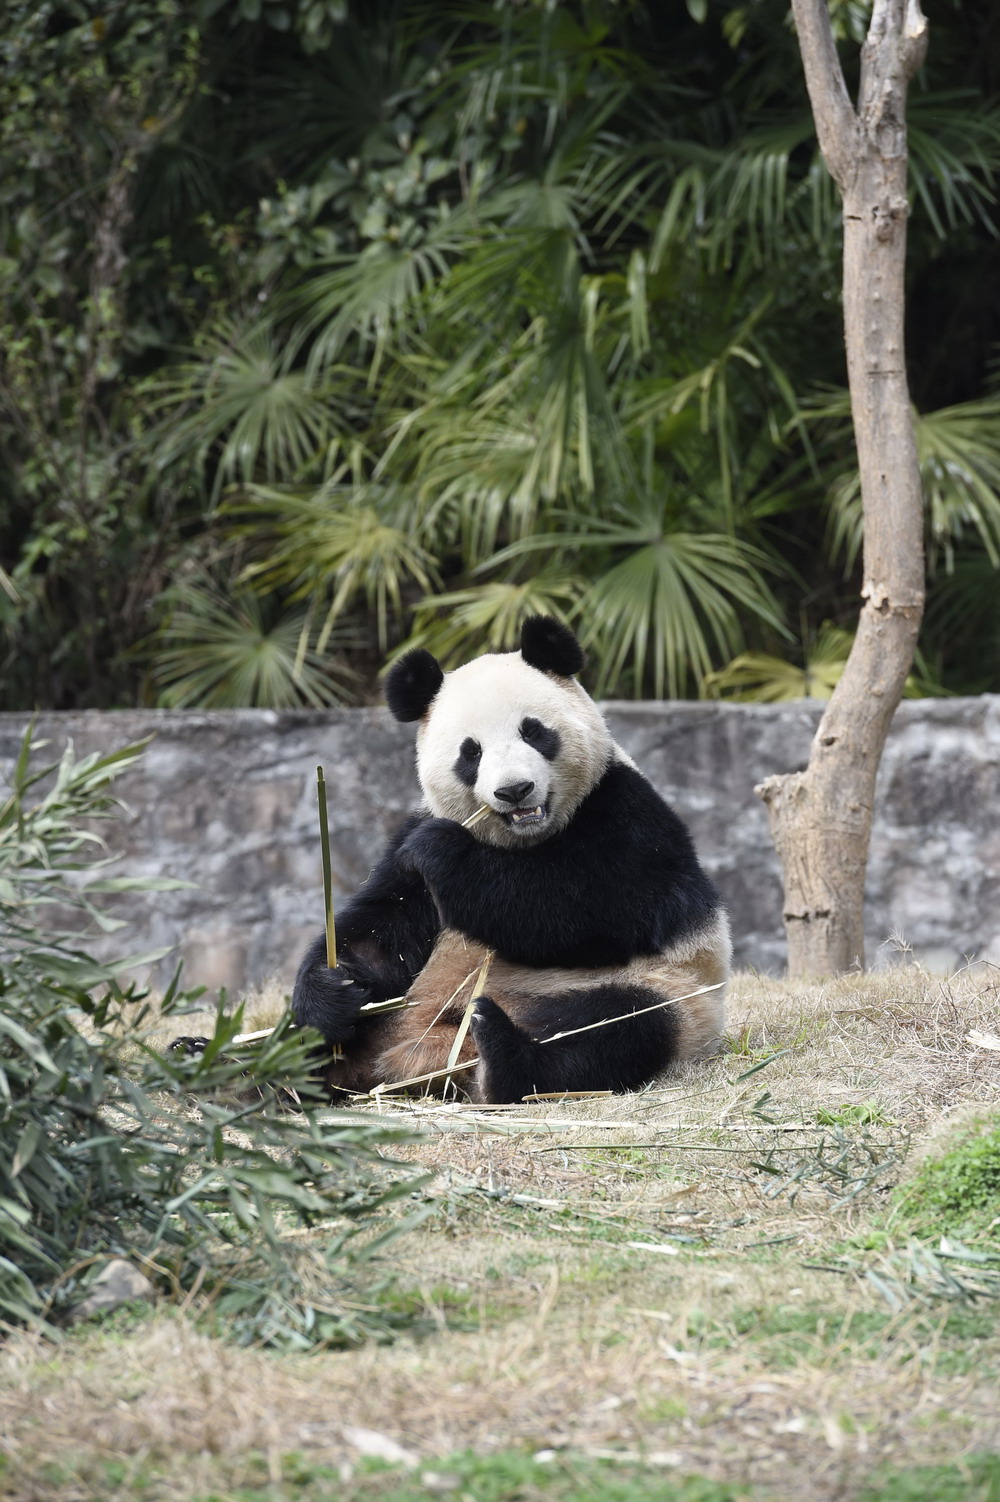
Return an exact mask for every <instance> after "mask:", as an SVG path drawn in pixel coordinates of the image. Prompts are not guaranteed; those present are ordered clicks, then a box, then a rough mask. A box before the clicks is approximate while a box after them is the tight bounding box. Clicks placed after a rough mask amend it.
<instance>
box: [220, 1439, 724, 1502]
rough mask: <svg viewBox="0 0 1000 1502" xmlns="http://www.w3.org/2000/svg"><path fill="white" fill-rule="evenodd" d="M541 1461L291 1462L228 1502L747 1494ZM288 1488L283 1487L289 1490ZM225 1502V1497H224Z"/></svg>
mask: <svg viewBox="0 0 1000 1502" xmlns="http://www.w3.org/2000/svg"><path fill="white" fill-rule="evenodd" d="M540 1453H541V1454H543V1455H544V1456H546V1457H548V1458H546V1459H543V1460H538V1459H536V1458H535V1456H533V1455H529V1454H524V1453H522V1452H520V1451H517V1450H502V1451H499V1452H498V1453H497V1454H495V1455H476V1454H473V1453H472V1452H471V1451H462V1452H460V1453H459V1454H457V1455H452V1456H449V1457H448V1458H447V1459H446V1460H441V1461H433V1462H428V1463H427V1464H426V1465H421V1466H419V1467H416V1468H415V1469H413V1470H412V1471H401V1470H400V1469H399V1468H398V1467H396V1466H392V1467H388V1466H386V1467H380V1466H377V1465H375V1466H366V1467H363V1468H362V1469H361V1470H360V1471H359V1473H358V1474H357V1475H355V1476H354V1477H353V1478H352V1479H351V1480H350V1481H346V1482H345V1481H344V1480H343V1479H342V1478H341V1474H340V1471H339V1470H336V1471H334V1470H331V1469H329V1468H325V1467H314V1466H311V1465H309V1464H308V1463H307V1462H300V1463H298V1464H297V1465H290V1466H289V1469H288V1472H287V1477H286V1476H285V1475H283V1477H282V1482H283V1485H281V1486H279V1487H275V1486H274V1485H273V1483H272V1484H271V1485H270V1486H268V1487H265V1488H260V1489H259V1488H256V1487H255V1488H252V1489H245V1488H244V1489H241V1490H239V1491H236V1492H234V1493H233V1494H232V1499H233V1502H264V1499H265V1498H266V1499H267V1502H272V1499H274V1498H276V1497H278V1498H281V1499H284V1498H285V1497H286V1496H287V1497H288V1498H289V1499H291V1498H293V1497H295V1498H300V1497H302V1496H303V1494H304V1492H303V1489H304V1488H307V1489H308V1490H307V1491H306V1492H305V1495H307V1496H308V1498H309V1499H310V1502H314V1499H315V1502H326V1499H327V1498H329V1499H331V1502H333V1499H336V1502H427V1498H428V1496H444V1497H448V1496H452V1497H455V1498H458V1499H465V1498H469V1497H474V1498H475V1502H533V1499H535V1498H544V1499H546V1502H663V1498H664V1497H665V1496H669V1497H670V1498H671V1502H738V1499H742V1498H748V1497H749V1496H750V1495H751V1493H750V1492H749V1491H748V1490H747V1489H746V1488H744V1487H733V1486H728V1485H723V1484H720V1483H719V1482H715V1481H709V1480H706V1479H705V1478H704V1477H700V1476H687V1477H681V1476H677V1475H676V1473H675V1472H674V1471H673V1470H672V1469H669V1468H664V1467H663V1466H649V1465H643V1464H642V1463H641V1462H636V1461H615V1460H594V1459H591V1458H589V1457H585V1456H579V1455H574V1454H572V1453H571V1452H562V1451H559V1452H555V1453H553V1452H548V1451H543V1452H540ZM286 1488H287V1489H286ZM197 1502H222V1499H221V1498H218V1499H217V1498H214V1497H204V1498H198V1499H197ZM226 1502H228V1499H226Z"/></svg>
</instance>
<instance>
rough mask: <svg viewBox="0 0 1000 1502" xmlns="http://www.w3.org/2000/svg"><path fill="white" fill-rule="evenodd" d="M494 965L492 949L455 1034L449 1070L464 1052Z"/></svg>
mask: <svg viewBox="0 0 1000 1502" xmlns="http://www.w3.org/2000/svg"><path fill="white" fill-rule="evenodd" d="M492 963H493V950H492V949H487V951H486V953H485V955H484V956H483V963H482V964H481V965H480V967H479V974H478V975H477V976H476V984H475V985H474V986H473V988H472V995H471V996H470V997H469V1000H468V1003H467V1005H466V1008H465V1012H464V1013H463V1016H462V1020H461V1022H460V1023H459V1024H458V1029H457V1031H456V1033H455V1041H454V1043H453V1044H452V1045H451V1049H450V1051H449V1053H448V1068H449V1069H450V1068H451V1067H452V1066H453V1065H454V1064H455V1063H456V1062H457V1060H458V1056H459V1054H460V1052H461V1050H462V1044H463V1043H464V1042H465V1039H466V1035H467V1034H468V1031H469V1024H470V1023H471V1022H472V1014H473V1012H474V1011H475V1010H476V1002H477V1001H478V1000H479V998H480V996H482V994H483V992H484V991H485V990H486V977H487V976H488V975H489V973H490V965H491V964H492ZM450 1083H451V1081H450V1080H445V1082H444V1091H443V1093H444V1094H447V1091H448V1086H449V1084H450Z"/></svg>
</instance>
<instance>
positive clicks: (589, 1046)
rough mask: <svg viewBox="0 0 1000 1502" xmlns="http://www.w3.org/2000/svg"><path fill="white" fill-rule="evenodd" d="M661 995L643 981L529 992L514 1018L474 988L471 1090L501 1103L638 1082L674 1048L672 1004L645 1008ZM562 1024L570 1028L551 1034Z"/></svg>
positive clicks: (621, 1087)
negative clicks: (527, 1004)
mask: <svg viewBox="0 0 1000 1502" xmlns="http://www.w3.org/2000/svg"><path fill="white" fill-rule="evenodd" d="M662 1000H663V997H662V996H661V995H657V993H656V992H654V991H651V990H647V989H646V988H645V987H643V986H624V985H604V986H594V987H593V988H592V989H590V990H587V991H572V992H569V993H567V994H565V995H563V996H551V997H547V998H545V1000H544V1001H543V1000H535V1001H533V1002H532V1004H531V1009H530V1012H529V1013H527V1014H526V1015H524V1016H522V1017H520V1018H519V1020H518V1021H517V1022H515V1021H513V1020H512V1019H511V1018H510V1017H509V1016H508V1014H507V1013H506V1012H505V1011H504V1010H503V1009H502V1008H501V1007H499V1006H498V1005H497V1003H496V1002H495V1001H493V1000H491V998H489V997H486V996H481V997H480V998H479V1001H478V1003H477V1009H476V1014H475V1015H474V1016H473V1018H472V1031H473V1035H474V1037H475V1042H476V1048H477V1051H478V1053H479V1058H480V1063H479V1067H478V1068H477V1070H476V1078H475V1084H474V1087H473V1088H474V1093H475V1097H476V1098H477V1099H478V1100H480V1101H482V1102H483V1103H484V1104H486V1103H488V1104H491V1105H504V1104H508V1103H510V1102H512V1101H519V1100H521V1099H522V1098H523V1097H524V1096H525V1095H532V1094H545V1095H548V1094H552V1093H554V1092H557V1091H563V1090H614V1091H616V1092H623V1091H627V1090H639V1089H641V1088H642V1086H643V1085H646V1084H648V1083H649V1081H650V1080H651V1079H653V1077H654V1076H655V1075H657V1074H658V1073H659V1072H660V1070H661V1069H664V1068H665V1067H666V1065H667V1064H669V1063H670V1061H671V1060H672V1059H673V1058H674V1057H675V1056H676V1054H677V1043H678V1025H677V1019H676V1017H675V1015H674V1013H673V1010H672V1008H671V1007H669V1006H659V1007H656V1010H655V1011H647V1010H645V1009H646V1008H649V1007H654V1006H656V1003H657V1002H661V1001H662ZM612 1018H614V1019H616V1020H614V1021H611V1020H610V1019H612ZM594 1023H599V1024H601V1025H600V1026H597V1027H595V1026H592V1024H594ZM582 1028H586V1029H587V1031H585V1032H581V1031H573V1030H575V1029H582ZM563 1032H571V1033H572V1036H570V1037H567V1038H561V1037H556V1036H554V1035H556V1034H559V1033H563ZM549 1039H551V1040H552V1041H546V1040H549Z"/></svg>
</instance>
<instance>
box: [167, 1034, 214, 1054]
mask: <svg viewBox="0 0 1000 1502" xmlns="http://www.w3.org/2000/svg"><path fill="white" fill-rule="evenodd" d="M208 1044H209V1039H208V1038H189V1037H187V1036H184V1037H181V1038H174V1040H173V1042H172V1043H171V1045H170V1047H169V1049H168V1050H167V1051H168V1053H183V1054H187V1055H188V1057H189V1058H197V1057H198V1056H199V1055H200V1054H203V1053H204V1052H205V1049H206V1048H207V1047H208Z"/></svg>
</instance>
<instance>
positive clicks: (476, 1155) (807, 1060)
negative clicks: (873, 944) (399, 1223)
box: [0, 964, 1000, 1502]
mask: <svg viewBox="0 0 1000 1502" xmlns="http://www.w3.org/2000/svg"><path fill="white" fill-rule="evenodd" d="M278 1004H279V999H278V998H276V997H274V996H271V997H268V996H262V997H258V998H256V999H255V1000H254V1003H253V1006H252V1008H251V1010H250V1013H249V1014H248V1019H247V1023H246V1025H247V1027H248V1028H249V1027H252V1026H255V1025H257V1026H260V1025H264V1024H265V1023H266V1021H267V1019H268V1017H269V1016H273V1015H274V1011H275V1008H276V1006H277V1005H278ZM197 1030H198V1028H197V1025H196V1019H195V1020H192V1019H191V1018H184V1019H182V1020H181V1021H180V1022H179V1023H178V1025H177V1027H176V1029H175V1031H185V1032H190V1031H197ZM998 1034H1000V970H998V969H997V968H995V967H992V966H988V965H982V964H980V965H976V966H972V967H970V968H968V969H966V970H964V971H962V972H960V973H959V974H958V975H955V976H952V977H949V978H942V977H936V976H932V975H929V974H927V973H926V972H924V971H923V970H922V969H920V968H919V967H918V966H915V965H912V964H900V965H899V966H897V967H894V968H892V969H889V970H886V971H883V972H879V973H876V974H868V975H863V976H862V975H854V976H845V977H841V978H840V979H838V980H836V981H832V982H829V983H827V984H824V985H814V986H806V985H790V984H788V983H785V982H780V981H776V980H773V979H768V978H764V977H757V976H752V975H741V976H739V977H738V978H737V980H736V982H735V984H734V987H733V993H732V1000H731V1005H730V1024H729V1036H728V1040H727V1046H726V1051H725V1052H724V1053H722V1054H721V1055H720V1056H719V1057H718V1058H717V1059H715V1060H712V1061H710V1062H708V1063H705V1064H701V1065H697V1066H690V1067H688V1068H686V1069H685V1070H684V1071H683V1072H681V1073H679V1074H677V1075H674V1076H670V1077H667V1078H664V1079H662V1080H660V1081H658V1082H657V1085H656V1088H654V1089H650V1090H648V1091H645V1092H643V1093H641V1094H638V1095H632V1096H620V1097H611V1096H609V1097H593V1098H589V1099H586V1100H568V1101H563V1102H554V1101H549V1102H543V1103H540V1104H536V1105H533V1106H520V1107H506V1108H494V1109H492V1110H491V1109H475V1110H474V1109H469V1108H465V1107H463V1106H461V1105H454V1104H452V1105H447V1106H441V1105H440V1104H436V1103H433V1102H429V1101H428V1102H421V1101H411V1102H408V1103H404V1102H396V1103H393V1102H383V1103H382V1104H381V1105H380V1106H379V1107H378V1108H377V1109H379V1110H381V1111H382V1112H383V1113H391V1114H393V1115H401V1116H404V1117H405V1118H406V1119H407V1120H409V1121H411V1122H412V1123H413V1124H414V1125H415V1126H418V1127H419V1128H420V1130H421V1131H422V1132H423V1134H424V1136H423V1140H422V1141H420V1142H419V1143H417V1144H415V1145H413V1146H411V1147H408V1148H406V1149H402V1150H400V1153H399V1155H400V1156H405V1157H408V1158H410V1159H412V1160H414V1161H417V1162H419V1163H421V1164H423V1165H424V1166H426V1167H427V1168H428V1170H430V1171H432V1173H433V1179H432V1181H431V1185H430V1191H429V1192H430V1193H431V1194H432V1196H433V1197H434V1200H435V1214H434V1215H433V1216H432V1217H431V1219H430V1220H429V1221H428V1222H426V1223H425V1225H424V1226H423V1227H422V1228H421V1229H420V1230H418V1231H416V1232H414V1233H412V1234H410V1235H409V1236H408V1237H405V1238H403V1239H402V1240H399V1241H396V1242H394V1243H392V1244H391V1246H390V1248H389V1249H388V1251H387V1252H386V1256H385V1262H384V1264H383V1265H384V1269H385V1270H386V1271H392V1272H393V1274H394V1275H395V1277H396V1278H397V1280H398V1283H399V1285H400V1286H401V1287H403V1288H406V1289H409V1290H416V1296H417V1297H418V1299H419V1300H420V1301H421V1302H422V1304H423V1307H424V1311H425V1313H426V1315H427V1316H428V1319H429V1321H430V1326H431V1329H430V1333H426V1334H423V1335H421V1336H420V1337H406V1338H403V1339H401V1340H399V1341H398V1342H397V1343H396V1344H395V1345H392V1346H370V1347H367V1348H364V1349H360V1350H351V1351H330V1352H321V1353H317V1354H313V1355H310V1356H294V1357H290V1356H275V1355H271V1354H269V1353H266V1352H262V1351H253V1350H241V1349H236V1348H234V1347H233V1346H232V1345H230V1344H227V1343H225V1341H224V1340H222V1339H221V1338H220V1337H219V1336H218V1335H216V1334H214V1333H212V1331H211V1327H210V1325H209V1324H207V1323H206V1322H205V1320H204V1319H200V1320H199V1317H198V1313H199V1312H198V1310H197V1308H194V1307H192V1308H191V1309H189V1310H187V1311H186V1312H179V1311H178V1310H177V1309H174V1308H168V1307H163V1308H159V1309H157V1310H155V1311H154V1312H152V1313H151V1314H148V1315H147V1314H143V1313H131V1314H129V1315H128V1316H127V1317H125V1318H120V1319H117V1320H116V1319H112V1320H111V1321H110V1322H109V1323H107V1324H105V1325H95V1326H91V1327H84V1328H81V1329H80V1330H78V1331H77V1332H75V1333H74V1334H73V1335H72V1336H70V1337H69V1338H68V1339H67V1340H65V1341H64V1342H63V1343H62V1344H61V1345H60V1346H58V1347H55V1346H53V1345H51V1344H49V1343H48V1342H46V1341H44V1340H41V1339H39V1338H38V1337H34V1336H31V1335H26V1334H23V1333H22V1334H18V1335H14V1336H13V1337H11V1338H10V1339H9V1340H8V1342H7V1343H6V1345H5V1347H4V1348H3V1350H2V1352H0V1432H2V1433H3V1435H4V1436H5V1448H6V1457H7V1469H6V1471H5V1472H2V1473H0V1476H2V1478H3V1479H2V1484H3V1485H4V1486H5V1487H6V1494H7V1495H8V1496H10V1497H11V1498H16V1499H18V1502H21V1499H29V1498H31V1499H39V1498H43V1497H44V1498H49V1497H51V1498H53V1499H57V1502H64V1499H65V1502H69V1499H70V1498H75V1497H87V1496H96V1495H100V1496H105V1495H106V1496H109V1497H110V1496H121V1497H135V1496H137V1495H139V1494H140V1490H141V1489H140V1488H137V1486H136V1484H135V1482H134V1477H135V1474H136V1467H142V1466H145V1467H148V1466H149V1465H151V1464H152V1465H155V1464H159V1463H161V1462H163V1461H164V1459H165V1458H168V1459H169V1462H170V1466H169V1472H170V1476H171V1478H172V1479H171V1480H170V1481H169V1483H168V1482H166V1481H164V1482H163V1484H162V1487H161V1489H160V1490H159V1491H156V1492H155V1495H157V1496H160V1495H162V1496H163V1497H164V1498H171V1499H172V1498H192V1499H193V1498H195V1497H199V1498H200V1497H205V1496H209V1495H211V1496H213V1497H226V1496H231V1495H234V1493H235V1491H237V1490H238V1489H239V1487H240V1486H244V1485H249V1482H248V1480H247V1476H248V1472H247V1466H248V1464H249V1460H250V1458H254V1457H256V1458H257V1459H256V1461H255V1463H257V1461H259V1458H260V1457H264V1463H265V1466H266V1479H267V1484H268V1486H270V1488H271V1491H270V1492H267V1491H266V1490H265V1491H258V1490H251V1491H247V1492H245V1493H241V1495H247V1496H251V1495H252V1496H254V1497H257V1496H264V1495H273V1496H276V1497H278V1496H280V1497H283V1496H285V1495H286V1492H285V1490H283V1484H284V1483H283V1480H282V1478H283V1476H284V1474H285V1471H284V1469H283V1468H285V1467H286V1466H287V1460H286V1457H287V1456H288V1455H289V1454H290V1453H294V1454H296V1455H298V1456H300V1457H301V1456H306V1457H308V1458H309V1459H310V1460H311V1461H314V1462H316V1463H320V1462H322V1463H323V1464H324V1465H327V1464H329V1465H332V1466H335V1467H342V1468H344V1469H343V1470H342V1475H343V1477H344V1478H349V1477H350V1476H351V1475H353V1474H354V1468H355V1467H356V1466H357V1464H358V1461H359V1458H360V1456H361V1455H362V1454H363V1453H364V1452H365V1451H366V1449H367V1450H369V1451H372V1452H373V1453H379V1446H380V1444H381V1446H382V1451H381V1453H383V1455H385V1456H387V1457H390V1458H391V1456H392V1455H393V1454H394V1453H395V1452H394V1451H393V1449H392V1446H393V1444H395V1445H396V1446H398V1447H401V1458H402V1459H403V1460H404V1463H406V1464H410V1465H411V1466H412V1465H417V1466H418V1467H419V1466H420V1465H433V1464H434V1463H435V1462H437V1461H439V1460H441V1459H442V1458H443V1457H447V1456H448V1455H450V1454H452V1453H453V1452H455V1451H458V1450H463V1449H473V1450H476V1451H478V1452H480V1453H482V1454H489V1453H491V1452H499V1451H502V1450H506V1449H511V1448H515V1449H521V1450H528V1451H531V1452H549V1451H555V1452H556V1453H563V1452H566V1453H570V1452H572V1453H573V1454H577V1455H582V1456H592V1457H612V1458H613V1457H620V1458H621V1460H622V1461H623V1462H624V1461H626V1460H641V1461H643V1462H644V1463H645V1464H646V1465H648V1466H653V1467H660V1468H662V1470H663V1473H664V1476H665V1477H666V1476H668V1475H672V1476H680V1475H688V1474H696V1475H699V1476H703V1477H706V1478H710V1479H714V1480H716V1481H719V1482H731V1483H741V1484H745V1485H747V1486H749V1487H750V1488H751V1489H752V1491H751V1494H752V1495H753V1496H754V1497H755V1498H758V1497H767V1498H775V1499H784V1498H789V1499H791V1498H793V1497H794V1498H798V1499H813V1498H815V1499H834V1498H837V1499H839V1498H850V1497H853V1496H856V1495H858V1493H859V1492H860V1491H861V1490H862V1489H863V1486H864V1485H865V1483H866V1481H867V1480H868V1479H869V1478H870V1477H871V1475H872V1474H873V1472H874V1471H875V1469H876V1467H885V1466H890V1467H892V1466H912V1465H917V1464H921V1463H932V1462H934V1463H940V1462H942V1461H945V1460H948V1461H951V1460H956V1461H957V1460H960V1459H961V1457H963V1456H966V1455H970V1454H974V1453H976V1452H983V1451H998V1450H1000V1402H998V1399H997V1393H998V1391H1000V1330H998V1326H997V1319H996V1314H995V1312H994V1311H995V1308H996V1305H995V1304H994V1303H992V1302H991V1301H990V1300H988V1299H985V1298H981V1299H975V1300H966V1301H960V1300H959V1301H956V1300H954V1299H952V1300H938V1299H932V1298H929V1297H926V1296H925V1295H926V1289H922V1288H921V1286H920V1285H919V1281H918V1282H915V1283H913V1285H912V1287H911V1286H909V1285H908V1284H907V1278H908V1276H909V1274H908V1273H907V1271H906V1269H907V1268H909V1267H910V1266H911V1264H910V1263H907V1261H906V1246H907V1243H908V1240H909V1233H908V1232H907V1231H906V1230H905V1229H904V1228H902V1227H901V1226H900V1225H899V1224H898V1223H897V1222H896V1220H895V1219H894V1214H895V1212H894V1210H893V1205H894V1204H895V1197H894V1195H893V1192H892V1191H893V1189H894V1186H896V1185H897V1184H899V1183H900V1181H901V1180H905V1178H906V1177H907V1175H909V1174H912V1172H913V1166H914V1164H915V1163H918V1162H919V1161H920V1158H921V1156H922V1155H923V1154H925V1153H927V1152H936V1151H938V1150H940V1148H941V1146H942V1144H944V1143H946V1142H947V1141H948V1140H949V1136H950V1135H951V1134H953V1133H954V1132H955V1130H956V1126H957V1125H960V1124H961V1123H963V1122H968V1121H969V1120H974V1119H976V1118H977V1117H978V1116H980V1115H982V1114H984V1113H987V1112H989V1111H990V1110H991V1109H992V1110H993V1111H995V1110H996V1107H997V1102H998V1096H1000V1051H998V1049H997V1047H995V1046H993V1047H991V1046H990V1040H991V1039H992V1040H993V1042H994V1044H996V1043H997V1042H998V1041H1000V1040H998V1038H997V1035H998ZM984 1040H985V1041H984ZM364 1109H365V1110H373V1109H376V1107H374V1106H366V1107H364ZM998 1213H1000V1207H998ZM901 1269H902V1271H901ZM894 1291H895V1292H894ZM363 1432H365V1433H367V1434H368V1435H369V1436H371V1435H374V1436H375V1439H374V1440H372V1439H371V1438H368V1439H366V1438H364V1433H363ZM112 1463H113V1464H112ZM115 1466H117V1469H115ZM109 1467H110V1469H109ZM428 1474H431V1473H428ZM97 1475H100V1476H101V1477H102V1478H103V1479H102V1480H101V1482H100V1487H99V1488H98V1485H97V1483H96V1482H95V1481H94V1477H95V1476H97ZM109 1476H117V1477H118V1478H119V1480H118V1481H117V1482H113V1481H109V1480H108V1477H109ZM130 1477H131V1478H132V1479H131V1480H130ZM116 1486H117V1487H118V1488H119V1490H117V1491H116V1490H115V1487H116ZM287 1494H288V1495H293V1494H294V1495H308V1491H305V1492H303V1491H302V1490H301V1488H300V1489H299V1490H295V1491H293V1492H288V1493H287ZM142 1495H143V1496H145V1495H146V1492H144V1491H143V1492H142ZM149 1495H150V1496H152V1495H154V1493H153V1492H150V1493H149ZM324 1495H325V1493H324ZM519 1495H520V1494H519Z"/></svg>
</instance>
